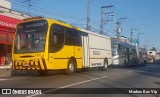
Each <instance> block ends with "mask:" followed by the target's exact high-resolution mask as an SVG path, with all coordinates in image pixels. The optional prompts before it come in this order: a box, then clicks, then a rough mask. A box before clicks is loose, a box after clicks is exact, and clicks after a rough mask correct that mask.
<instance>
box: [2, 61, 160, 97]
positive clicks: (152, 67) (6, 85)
mask: <svg viewBox="0 0 160 97" xmlns="http://www.w3.org/2000/svg"><path fill="white" fill-rule="evenodd" d="M0 87H1V88H3V89H10V88H12V89H13V88H14V89H15V88H16V89H17V90H20V89H22V88H24V91H25V88H37V89H41V88H43V89H42V91H38V92H42V94H41V93H39V94H32V93H31V94H30V95H24V94H21V95H15V94H12V95H10V94H5V95H0V96H1V97H2V96H4V97H11V96H14V97H24V96H27V97H39V96H40V97H50V96H52V97H89V96H90V97H158V96H160V91H158V93H159V94H154V93H156V91H155V92H154V93H153V94H138V93H137V94H134V93H131V94H124V92H125V93H126V91H127V92H128V91H129V90H123V88H130V89H133V90H134V89H138V90H139V89H140V90H142V91H143V89H142V88H145V89H146V88H159V90H160V64H147V65H146V66H139V67H130V68H108V70H107V71H98V70H97V69H93V70H89V71H87V72H80V73H75V74H73V75H65V74H63V73H57V72H51V73H50V74H49V75H48V76H39V75H38V74H36V73H29V74H22V75H19V76H6V77H1V78H0ZM19 88H20V89H19ZM66 88H67V89H66ZM108 88H110V90H107V89H108ZM112 89H113V90H112ZM31 90H34V89H31ZM152 90H154V89H149V91H150V93H151V91H152ZM155 90H156V89H155ZM57 91H60V92H57ZM109 91H110V92H109ZM146 91H148V90H146ZM21 92H22V91H20V93H21ZM25 92H26V91H25ZM25 92H24V93H25ZM27 92H28V91H27ZM107 92H109V94H108V93H107ZM139 92H141V91H139ZM152 92H153V91H152ZM12 93H19V92H17V91H14V92H13V91H12ZM56 93H58V94H56ZM120 93H122V94H120Z"/></svg>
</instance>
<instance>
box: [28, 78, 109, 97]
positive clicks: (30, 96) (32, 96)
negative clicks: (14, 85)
mask: <svg viewBox="0 0 160 97" xmlns="http://www.w3.org/2000/svg"><path fill="white" fill-rule="evenodd" d="M106 77H107V76H103V77H97V78H94V79H90V80H85V81H82V82H77V83H74V84H69V85H65V86H61V87H59V88H56V89H51V90H48V91H45V92H42V94H44V93H48V92H53V91H56V90H59V89H62V88H67V87H71V86H75V85H79V84H83V83H87V82H91V81H95V80H99V79H103V78H106ZM38 95H41V94H35V95H29V96H26V97H34V96H38Z"/></svg>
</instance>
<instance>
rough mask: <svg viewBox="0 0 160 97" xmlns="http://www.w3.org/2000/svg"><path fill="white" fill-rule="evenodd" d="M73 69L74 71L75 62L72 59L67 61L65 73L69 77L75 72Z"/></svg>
mask: <svg viewBox="0 0 160 97" xmlns="http://www.w3.org/2000/svg"><path fill="white" fill-rule="evenodd" d="M75 69H76V62H75V61H74V60H73V59H69V61H68V65H67V70H66V71H65V73H66V74H68V75H71V74H73V73H74V72H75Z"/></svg>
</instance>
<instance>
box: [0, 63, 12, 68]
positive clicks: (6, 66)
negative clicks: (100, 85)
mask: <svg viewBox="0 0 160 97" xmlns="http://www.w3.org/2000/svg"><path fill="white" fill-rule="evenodd" d="M11 66H12V64H8V65H3V66H2V65H0V69H10V68H11Z"/></svg>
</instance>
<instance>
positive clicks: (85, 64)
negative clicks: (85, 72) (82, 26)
mask: <svg viewBox="0 0 160 97" xmlns="http://www.w3.org/2000/svg"><path fill="white" fill-rule="evenodd" d="M82 47H83V48H82V49H83V67H86V68H87V67H89V40H88V34H87V33H83V32H82Z"/></svg>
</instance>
